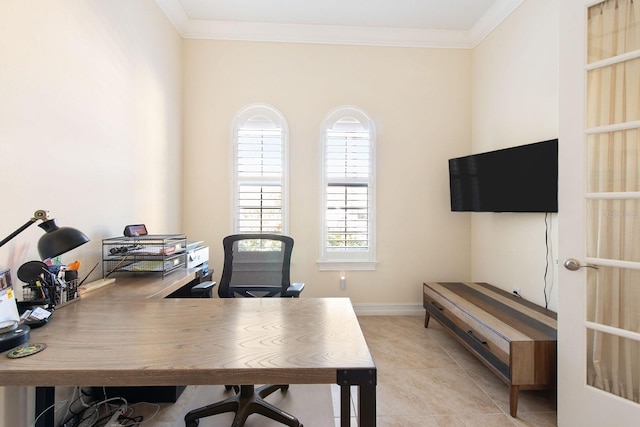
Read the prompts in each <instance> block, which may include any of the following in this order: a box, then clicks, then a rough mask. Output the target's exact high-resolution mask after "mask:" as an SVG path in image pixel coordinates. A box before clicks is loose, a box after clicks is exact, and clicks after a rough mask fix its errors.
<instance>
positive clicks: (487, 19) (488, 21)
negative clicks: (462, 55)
mask: <svg viewBox="0 0 640 427" xmlns="http://www.w3.org/2000/svg"><path fill="white" fill-rule="evenodd" d="M523 2H524V0H496V2H495V3H494V4H493V5H492V6H491V7H490V8H489V9H488V10H487V11H486V12H485V13H484V15H482V16H481V17H480V19H478V21H477V22H476V23H475V24H474V25H473V27H471V29H470V30H469V36H470V40H471V47H472V48H473V47H476V46H477V45H478V44H480V42H481V41H482V40H484V38H485V37H487V36H488V35H489V34H491V32H492V31H493V30H495V29H496V28H497V27H498V26H499V25H500V24H501V23H502V21H504V20H505V19H507V18H508V17H509V15H511V14H512V13H513V12H514V11H515V10H516V9H517V8H518V7H519V6H520V5H521V4H522V3H523Z"/></svg>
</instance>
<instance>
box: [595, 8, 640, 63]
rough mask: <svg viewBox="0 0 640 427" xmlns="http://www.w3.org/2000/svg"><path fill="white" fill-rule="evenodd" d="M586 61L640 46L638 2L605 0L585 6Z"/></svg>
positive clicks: (603, 57)
mask: <svg viewBox="0 0 640 427" xmlns="http://www.w3.org/2000/svg"><path fill="white" fill-rule="evenodd" d="M587 28H588V32H589V34H588V44H587V46H588V47H587V62H588V63H589V64H590V63H592V62H596V61H600V60H602V59H607V58H612V57H614V56H618V55H622V54H623V53H626V52H632V51H634V50H637V49H640V6H639V5H638V2H637V1H635V2H634V1H633V0H607V1H603V2H602V3H599V4H597V5H595V6H592V7H590V8H589V22H588V27H587Z"/></svg>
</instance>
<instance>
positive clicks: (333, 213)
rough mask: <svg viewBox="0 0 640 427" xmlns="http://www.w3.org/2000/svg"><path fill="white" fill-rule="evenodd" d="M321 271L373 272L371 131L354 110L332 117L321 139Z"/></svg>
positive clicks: (341, 109)
mask: <svg viewBox="0 0 640 427" xmlns="http://www.w3.org/2000/svg"><path fill="white" fill-rule="evenodd" d="M322 140H323V143H322V150H323V155H322V177H323V178H322V189H323V209H322V239H321V242H322V243H321V244H322V248H321V259H320V269H327V270H349V269H352V270H362V269H366V270H369V269H374V268H375V164H376V163H375V129H374V124H373V121H372V120H371V119H370V118H369V115H368V114H367V113H365V112H364V111H363V110H361V109H360V108H357V107H352V106H345V107H339V108H336V109H334V110H333V111H331V112H330V113H329V114H328V115H327V117H326V119H325V121H324V124H323V137H322Z"/></svg>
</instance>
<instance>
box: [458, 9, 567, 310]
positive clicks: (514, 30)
mask: <svg viewBox="0 0 640 427" xmlns="http://www.w3.org/2000/svg"><path fill="white" fill-rule="evenodd" d="M557 3H558V2H557V0H536V1H526V2H524V3H523V4H522V6H520V7H519V8H518V9H517V10H516V11H515V12H514V13H513V14H512V15H511V16H510V17H509V18H508V19H507V20H506V21H504V22H503V23H502V24H501V25H500V27H498V28H497V29H496V30H495V31H494V32H493V33H491V35H489V36H488V37H487V38H486V39H485V40H484V41H483V42H482V43H481V44H480V45H479V46H477V47H476V48H475V49H474V51H473V73H472V81H473V96H472V104H471V105H472V116H473V120H472V123H473V125H472V142H473V152H474V153H477V152H482V151H489V150H495V149H499V148H505V147H510V146H515V145H522V144H529V143H533V142H537V141H543V140H547V139H552V138H557V137H558V66H559V59H558V37H559V36H558V31H559V30H558V5H557ZM560 143H562V141H560ZM469 215H471V218H472V233H471V236H472V264H471V265H472V266H471V268H472V277H473V280H475V281H486V282H489V283H492V284H495V285H497V286H499V287H501V288H504V289H505V290H507V291H509V292H511V291H512V289H513V288H515V287H517V288H520V289H521V293H522V296H523V297H524V298H526V299H528V300H531V301H533V302H535V303H537V304H540V305H544V293H543V289H544V280H543V277H544V270H545V253H546V249H545V218H544V214H522V213H518V214H514V213H511V214H509V213H502V214H495V213H473V214H469ZM549 223H550V227H551V235H552V239H551V242H550V245H551V250H552V251H553V255H552V257H555V256H556V255H555V254H556V253H557V248H558V239H557V215H556V214H553V215H551V216H550V217H549ZM556 270H557V266H556V265H555V264H553V262H552V263H551V264H550V265H549V280H548V295H549V301H550V303H549V308H551V309H553V310H556V309H557V283H556V282H555V276H556Z"/></svg>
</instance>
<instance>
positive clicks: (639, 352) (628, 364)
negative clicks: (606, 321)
mask: <svg viewBox="0 0 640 427" xmlns="http://www.w3.org/2000/svg"><path fill="white" fill-rule="evenodd" d="M639 360H640V342H638V341H634V340H631V339H628V338H623V337H619V336H616V335H611V334H607V333H604V332H600V331H594V330H593V329H587V384H589V385H591V386H593V387H596V388H599V389H601V390H604V391H606V392H609V393H612V394H615V395H617V396H620V397H623V398H625V399H628V400H632V401H634V402H640V396H639V394H640V384H639V378H640V372H639V371H640V363H638V361H639Z"/></svg>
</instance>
